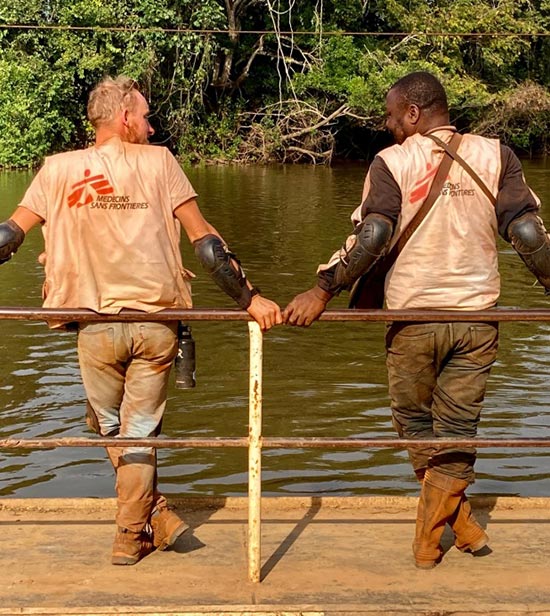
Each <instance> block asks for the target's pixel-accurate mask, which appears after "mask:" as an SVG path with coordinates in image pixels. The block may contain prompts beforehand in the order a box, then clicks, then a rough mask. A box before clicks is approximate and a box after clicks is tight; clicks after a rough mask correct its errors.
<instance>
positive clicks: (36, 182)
mask: <svg viewBox="0 0 550 616" xmlns="http://www.w3.org/2000/svg"><path fill="white" fill-rule="evenodd" d="M48 194H49V191H48V162H47V161H46V163H45V164H44V165H43V166H42V167H41V169H40V170H39V171H38V173H37V174H36V175H35V176H34V178H33V180H32V182H31V185H30V186H29V187H28V188H27V191H26V192H25V194H24V195H23V199H21V202H20V203H19V205H20V206H21V207H25V208H27V209H28V210H30V211H31V212H34V213H35V214H37V215H38V216H40V218H42V219H43V220H47V219H48V215H47V213H48V197H47V195H48Z"/></svg>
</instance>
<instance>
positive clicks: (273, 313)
mask: <svg viewBox="0 0 550 616" xmlns="http://www.w3.org/2000/svg"><path fill="white" fill-rule="evenodd" d="M246 310H247V312H248V314H249V315H250V316H251V317H252V318H253V319H254V320H255V321H256V323H258V325H259V326H260V327H261V329H262V331H263V332H266V331H267V330H268V329H271V328H272V327H273V326H274V325H280V324H281V323H282V322H283V317H282V315H281V309H280V308H279V306H278V305H277V304H276V303H275V302H272V301H271V300H270V299H267V298H266V297H262V296H261V295H254V296H253V297H252V301H251V302H250V306H249V307H248V308H247V309H246Z"/></svg>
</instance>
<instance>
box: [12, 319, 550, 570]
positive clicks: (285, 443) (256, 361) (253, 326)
mask: <svg viewBox="0 0 550 616" xmlns="http://www.w3.org/2000/svg"><path fill="white" fill-rule="evenodd" d="M0 319H6V320H19V321H23V320H27V321H28V320H34V321H46V322H47V321H78V322H86V321H117V322H120V321H177V320H184V321H248V322H249V323H248V329H249V337H250V382H249V431H248V436H247V437H237V438H225V437H224V438H222V437H220V438H176V439H173V438H172V439H171V438H131V439H129V438H104V437H94V438H74V437H73V438H40V439H16V438H8V439H0V447H2V448H9V449H13V448H26V449H47V448H52V447H109V446H116V447H136V446H143V447H154V448H157V449H158V448H161V447H167V448H175V449H178V448H187V447H243V448H244V447H247V448H248V575H249V579H250V580H251V581H252V582H260V573H261V542H260V533H261V494H262V457H261V455H262V449H263V448H322V447H325V448H344V449H346V448H367V447H379V448H409V447H418V446H422V447H424V446H426V445H431V446H436V447H441V446H446V445H453V446H460V447H463V446H472V445H474V446H475V447H482V448H483V447H550V438H547V439H544V438H515V439H487V438H485V439H478V438H476V439H462V438H461V439H441V438H440V439H434V440H422V441H421V442H420V441H418V440H410V439H399V438H392V439H388V438H383V439H380V438H374V439H365V438H345V439H342V438H319V437H310V438H291V437H287V438H264V437H263V436H262V364H263V336H262V332H261V330H260V327H259V326H258V324H257V323H255V322H254V321H252V319H251V318H250V316H249V315H248V313H247V312H245V311H242V310H220V309H202V310H200V309H193V310H176V309H171V310H163V311H161V312H156V313H142V312H135V311H122V312H120V313H119V314H116V315H98V314H97V313H95V312H92V311H89V310H83V309H74V310H64V309H53V308H21V307H18V308H12V307H0ZM320 320H321V321H378V322H380V321H386V322H388V321H413V322H449V321H454V322H457V321H461V322H503V321H550V310H547V309H529V310H519V309H510V308H494V309H490V310H483V311H471V312H462V311H451V310H328V311H326V312H325V313H323V314H322V315H321V318H320Z"/></svg>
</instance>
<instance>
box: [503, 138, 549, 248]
mask: <svg viewBox="0 0 550 616" xmlns="http://www.w3.org/2000/svg"><path fill="white" fill-rule="evenodd" d="M500 157H501V172H500V179H499V185H498V195H497V201H496V204H495V210H496V215H497V220H498V232H499V233H500V235H501V236H502V237H503V238H504V239H505V240H506V241H507V242H509V241H510V238H509V237H508V232H507V230H508V225H509V224H510V223H511V222H512V220H514V218H517V217H518V216H521V215H522V214H525V213H526V212H530V211H536V210H538V209H539V208H540V200H539V198H538V197H537V196H536V195H535V193H534V192H533V191H532V190H531V189H530V188H529V186H527V184H526V183H525V178H524V176H523V170H522V168H521V163H520V162H519V159H518V157H517V156H516V155H515V154H514V153H513V152H512V150H511V149H510V148H509V147H508V146H505V145H501V146H500Z"/></svg>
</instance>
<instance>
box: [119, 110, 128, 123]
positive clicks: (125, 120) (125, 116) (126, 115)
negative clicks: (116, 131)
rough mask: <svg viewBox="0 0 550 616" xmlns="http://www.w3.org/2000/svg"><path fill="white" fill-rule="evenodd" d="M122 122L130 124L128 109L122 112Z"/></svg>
mask: <svg viewBox="0 0 550 616" xmlns="http://www.w3.org/2000/svg"><path fill="white" fill-rule="evenodd" d="M121 118H122V124H123V125H124V126H128V109H123V110H122V112H121Z"/></svg>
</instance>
